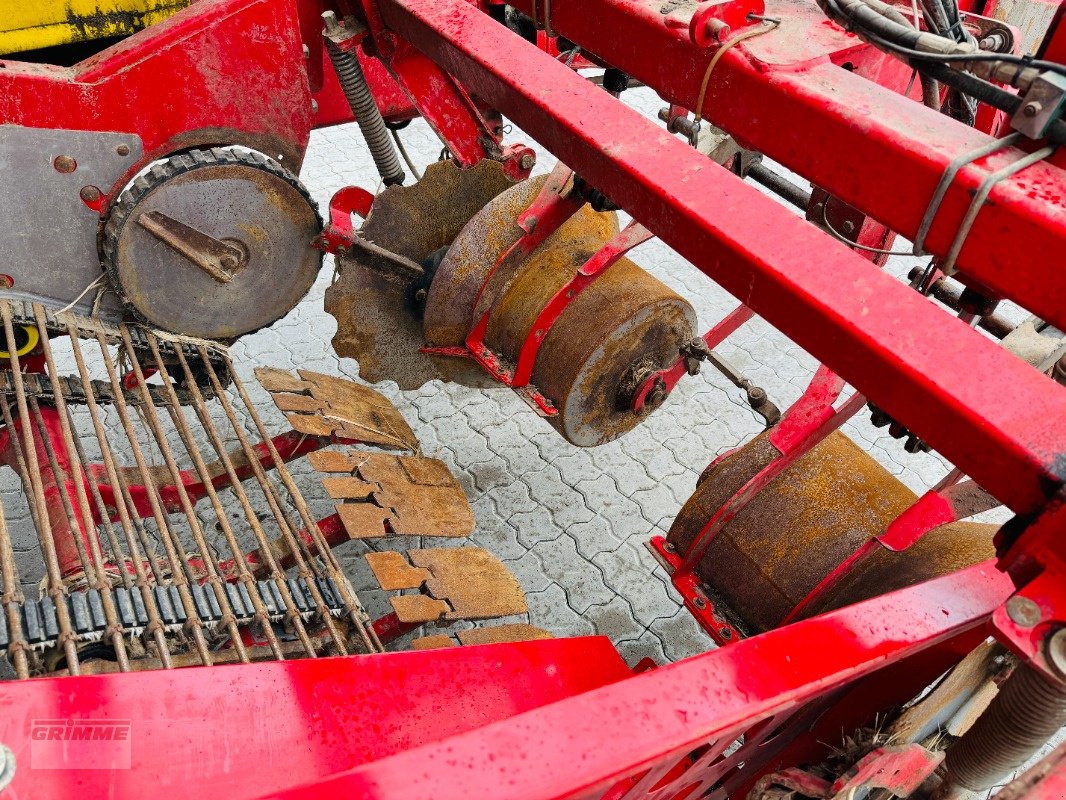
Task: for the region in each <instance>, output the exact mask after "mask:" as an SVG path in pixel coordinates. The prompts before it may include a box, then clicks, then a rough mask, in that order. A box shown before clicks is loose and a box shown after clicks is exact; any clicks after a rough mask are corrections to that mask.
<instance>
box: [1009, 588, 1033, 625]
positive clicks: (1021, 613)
mask: <svg viewBox="0 0 1066 800" xmlns="http://www.w3.org/2000/svg"><path fill="white" fill-rule="evenodd" d="M1007 616H1008V617H1010V619H1011V622H1013V623H1015V624H1016V625H1020V626H1021V627H1023V628H1032V627H1034V626H1035V625H1036V624H1037V623H1038V622H1040V618H1041V616H1042V615H1041V612H1040V606H1038V605H1037V604H1036V603H1034V602H1033V601H1032V600H1030V599H1029V598H1028V597H1022V596H1021V595H1015V596H1014V597H1012V598H1011V599H1010V600H1008V601H1007Z"/></svg>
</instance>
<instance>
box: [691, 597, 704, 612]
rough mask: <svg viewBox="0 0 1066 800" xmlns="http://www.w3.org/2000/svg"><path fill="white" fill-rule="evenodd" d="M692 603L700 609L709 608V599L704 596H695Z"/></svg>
mask: <svg viewBox="0 0 1066 800" xmlns="http://www.w3.org/2000/svg"><path fill="white" fill-rule="evenodd" d="M692 605H694V606H696V608H700V609H703V608H707V601H706V600H704V599H703V598H702V597H694V598H693V599H692Z"/></svg>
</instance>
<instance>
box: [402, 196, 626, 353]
mask: <svg viewBox="0 0 1066 800" xmlns="http://www.w3.org/2000/svg"><path fill="white" fill-rule="evenodd" d="M547 179H548V176H547V175H538V176H536V177H534V178H530V179H529V180H527V181H524V182H522V183H519V184H516V185H515V186H513V187H511V188H510V189H508V190H507V191H506V192H504V193H503V194H501V195H500V196H499V197H497V198H495V199H494V200H493V201H492V202H491V203H488V204H487V205H485V207H484V208H482V209H481V210H480V211H478V213H477V214H474V215H473V216H472V217H471V219H470V221H469V222H468V223H467V225H466V226H465V227H464V228H463V230H462V232H461V233H460V234H459V235H458V236H456V237H455V241H454V242H452V245H451V247H449V248H448V252H447V253H446V254H445V256H444V259H443V260H442V261H441V263H440V266H439V267H438V268H437V274H436V275H435V276H434V278H433V283H432V284H431V285H430V287H429V294H428V297H427V298H426V310H425V318H424V322H423V329H424V331H425V338H426V343H427V344H430V345H432V346H434V347H456V346H459V345H462V344H463V342H465V341H466V337H467V335H468V334H469V333H470V330H471V329H472V328H473V327H474V323H475V321H476V319H475V309H474V303H475V301H476V300H477V297H478V292H479V291H480V290H481V287H482V285H483V284H484V283H485V280H486V278H487V277H488V275H489V272H490V271H491V270H492V268H493V267H494V266H495V265H496V264H497V262H498V261H499V260H500V257H501V256H503V254H504V253H506V252H507V250H508V249H510V247H511V245H513V244H514V243H515V242H517V241H518V240H519V239H520V238H521V237H522V235H523V231H522V229H521V228H519V227H518V224H517V223H516V220H517V219H518V216H519V215H520V214H521V213H522V212H523V211H525V210H526V208H528V207H529V204H530V203H532V202H533V200H534V199H535V198H536V196H537V193H538V192H539V191H540V189H541V187H542V186H543V185H544V182H545V181H546V180H547ZM617 230H618V220H617V218H616V216H615V215H614V214H613V213H604V214H598V213H596V212H595V211H593V210H592V209H591V208H589V207H588V206H585V207H584V208H582V209H581V210H580V211H578V212H577V213H576V214H575V215H574V216H573V217H571V218H570V219H569V220H567V221H566V222H565V223H564V224H563V225H562V226H560V228H559V230H557V231H556V232H555V233H554V234H552V235H551V236H550V237H549V238H548V239H547V241H545V242H544V243H543V244H542V245H541V246H540V247H539V248H538V249H537V250H536V251H534V253H533V255H532V256H531V258H536V257H537V255H538V254H540V253H543V252H548V251H560V252H565V251H567V250H572V251H574V252H577V251H578V250H581V251H582V252H585V253H588V252H590V247H591V248H592V250H594V249H595V248H597V247H599V246H600V245H601V244H602V243H603V242H605V241H607V239H609V238H610V237H611V235H613V234H614V233H615V232H617ZM513 275H514V272H512V273H511V274H509V275H502V274H500V275H496V276H494V279H493V281H492V282H491V283H490V285H489V286H488V287H486V290H485V293H484V295H483V296H482V298H481V300H482V302H481V306H480V307H479V308H478V312H479V313H480V312H483V310H484V308H485V307H486V305H487V304H488V303H490V302H491V301H492V300H494V299H495V298H496V297H497V296H499V291H500V288H501V285H502V284H504V283H506V282H507V281H508V280H510V278H512V277H513Z"/></svg>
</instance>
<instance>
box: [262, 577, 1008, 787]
mask: <svg viewBox="0 0 1066 800" xmlns="http://www.w3.org/2000/svg"><path fill="white" fill-rule="evenodd" d="M1010 591H1011V586H1010V581H1009V580H1008V579H1007V578H1006V576H1004V575H1003V574H1002V573H1000V572H998V571H997V570H996V569H995V567H994V566H993V565H992V564H984V565H980V566H977V567H973V568H971V569H969V570H965V571H964V572H961V573H957V574H955V575H950V576H947V577H944V578H940V579H938V580H935V581H931V582H929V583H927V584H921V585H919V586H915V587H912V588H910V589H906V590H903V591H901V592H895V593H893V594H890V595H885V596H882V597H878V598H875V599H873V600H869V601H866V602H863V603H859V604H856V605H854V606H851V607H848V608H844V609H840V610H839V611H834V612H831V613H829V614H826V615H824V616H821V617H815V618H813V619H810V620H805V621H803V622H800V623H797V624H795V625H790V626H788V627H785V628H779V629H777V630H774V631H770V632H768V633H765V634H763V635H762V636H759V637H756V638H752V639H748V640H745V641H743V642H740V643H738V644H735V645H731V646H729V647H725V648H721V649H719V650H714V651H711V652H709V653H705V654H703V655H699V656H695V657H693V658H689V659H687V660H685V661H682V662H678V663H676V664H672V665H669V666H666V667H662V668H659V669H655V670H651V671H650V672H647V673H643V674H641V675H637V676H635V677H633V678H630V679H627V680H625V681H622V682H620V683H617V684H613V685H611V686H607V687H604V688H602V689H597V690H594V691H591V692H588V693H586V694H583V695H579V696H577V697H574V698H571V699H570V700H567V701H565V702H560V703H555V704H553V705H550V706H545V707H543V708H540V709H538V710H536V711H531V712H529V713H526V714H522V715H520V716H518V717H515V718H513V719H509V720H506V721H503V722H498V723H495V724H492V725H487V726H486V727H484V728H479V729H477V730H474V731H471V732H469V733H465V734H462V735H460V736H455V737H452V738H451V739H448V740H446V741H444V742H440V743H438V744H434V745H428V746H425V747H421V748H415V749H412V750H408V751H406V752H403V753H400V754H398V755H395V756H393V757H391V758H386V759H383V760H380V761H375V762H373V763H370V764H366V765H364V766H361V767H356V768H355V769H353V770H351V771H349V772H347V773H342V774H339V775H336V776H333V777H330V778H326V779H324V780H321V781H316V782H314V783H311V784H308V785H306V786H304V787H302V788H299V789H293V790H290V791H285V792H277V793H274V794H271V795H270V796H271V797H279V798H281V797H284V798H289V799H290V800H296V798H312V797H323V796H347V797H433V798H440V799H441V800H444V799H445V798H462V797H469V796H470V795H471V793H475V794H483V795H484V796H486V797H493V798H499V800H504V799H505V798H516V799H517V798H521V799H522V800H549V799H550V800H562V799H563V798H567V799H569V798H575V799H576V798H592V797H601V796H609V797H612V800H614V799H615V798H625V800H636V798H653V797H654V798H671V797H683V796H686V793H685V791H684V790H686V789H688V788H689V787H691V786H693V785H694V784H695V785H697V786H699V787H701V790H706V789H708V788H710V787H711V786H714V785H715V784H716V783H717V782H718V781H720V780H723V779H727V778H728V776H730V775H731V774H732V775H733V776H734V777H736V776H737V773H736V772H734V770H735V769H736V768H737V767H738V765H739V764H740V763H741V762H742V761H743V759H744V757H745V756H748V755H750V754H751V752H752V751H757V750H758V745H759V744H766V743H768V742H769V739H770V738H771V737H772V736H773V734H774V733H775V732H776V731H777V729H778V728H779V727H781V726H782V724H784V723H785V722H786V720H787V719H788V718H789V717H791V716H793V715H794V714H797V713H802V712H803V711H804V710H806V709H805V708H804V706H805V704H806V703H807V702H808V701H810V700H812V699H814V698H817V697H819V696H823V697H824V696H825V695H826V694H832V692H833V690H834V689H837V688H838V687H841V686H844V685H847V684H848V683H850V682H852V681H855V680H856V679H858V678H861V677H863V676H865V675H867V674H870V673H873V672H875V671H876V670H878V669H882V668H886V667H889V666H890V665H892V664H894V663H896V662H898V661H900V660H902V659H905V658H907V657H912V656H915V655H918V654H920V653H921V651H922V650H924V649H925V648H930V647H933V646H934V645H936V644H938V643H943V642H944V641H945V640H947V639H949V638H950V637H951V636H953V635H957V634H960V633H963V632H965V631H974V627H975V626H977V631H975V632H976V633H979V637H978V638H977V639H975V640H974V643H976V641H979V639H980V638H983V636H984V635H985V633H984V632H985V631H986V630H987V629H986V628H983V627H982V625H983V622H984V621H986V620H987V618H988V615H989V614H990V613H991V611H992V610H993V609H994V608H995V607H996V606H998V605H999V604H1000V603H1002V602H1003V600H1004V599H1006V597H1007V596H1009V594H1010ZM916 608H922V609H925V614H924V615H912V613H911V612H912V610H913V609H916ZM813 643H817V646H812V644H813ZM913 666H914V663H913V662H912V663H911V667H912V668H913ZM926 666H928V665H926ZM764 720H768V722H767V724H766V726H761V725H760V723H761V722H762V721H764ZM807 727H808V728H809V726H807ZM760 730H761V731H762V735H761V736H755V735H751V736H749V737H748V740H749V742H750V744H752V745H753V747H752V750H748V747H747V746H745V747H744V748H741V750H742V751H745V752H743V753H741V755H740V757H736V754H733V755H731V756H724V751H725V750H726V749H727V748H728V747H729V746H730V745H731V744H732V743H733V742H734V740H735V739H736V738H737V737H738V736H739V735H741V734H743V733H745V732H749V734H752V733H754V732H756V731H760ZM786 738H791V737H786ZM794 741H795V739H794V738H791V741H790V742H779V743H778V745H779V746H784V745H786V744H789V743H792V742H794ZM773 749H774V750H777V748H776V747H775V748H773ZM738 752H741V751H738ZM777 752H778V753H780V751H777ZM690 754H692V755H690ZM679 765H681V766H680V770H679V772H680V774H678V775H677V776H676V777H673V778H672V779H667V776H668V775H671V774H672V773H673V771H674V770H675V768H676V767H678V766H679ZM756 766H758V765H756ZM751 772H752V770H751V769H749V770H746V771H742V772H741V773H740V775H741V776H742V777H741V778H740V780H741V781H742V782H746V781H749V780H751V779H752V778H753V777H754V776H753V775H752V774H751ZM631 776H633V777H635V778H636V780H635V782H633V783H630V784H629V785H628V786H626V787H625V788H621V789H620V790H615V791H611V792H610V793H609V794H607V795H604V793H605V792H608V790H610V789H611V787H613V786H616V785H617V784H619V782H621V781H624V780H626V779H627V778H630V777H631ZM664 779H666V780H664ZM734 785H736V784H734ZM740 785H743V783H741V784H740ZM735 791H736V794H732V793H730V794H729V795H727V794H725V793H724V790H723V793H721V794H720V795H719V796H721V797H725V796H735V797H744V796H745V794H744V793H742V791H741V790H740V789H739V787H738V788H737V789H736V790H735ZM695 796H699V793H698V792H697V793H695Z"/></svg>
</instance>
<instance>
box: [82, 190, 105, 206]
mask: <svg viewBox="0 0 1066 800" xmlns="http://www.w3.org/2000/svg"><path fill="white" fill-rule="evenodd" d="M79 194H80V195H81V199H82V200H84V201H85V202H86V203H95V202H97V201H99V200H100V198H101V197H102V196H103V195H101V193H100V190H99V189H97V188H96V187H95V186H82V187H81V192H80V193H79Z"/></svg>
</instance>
